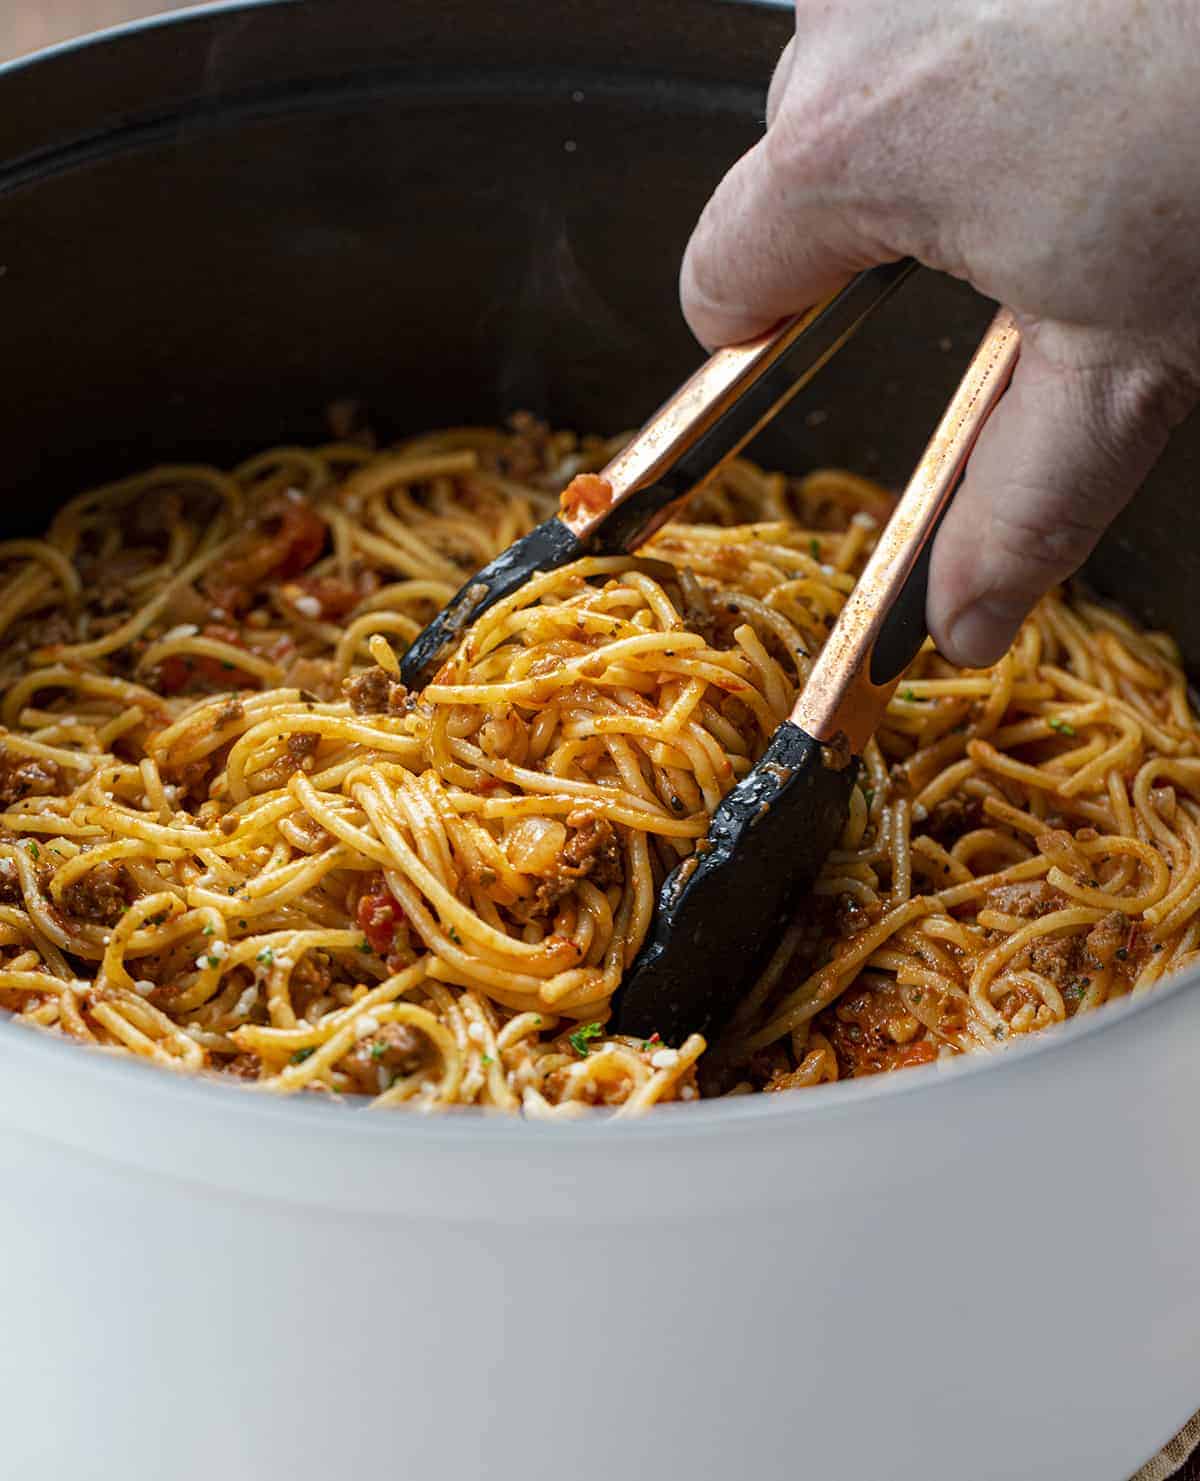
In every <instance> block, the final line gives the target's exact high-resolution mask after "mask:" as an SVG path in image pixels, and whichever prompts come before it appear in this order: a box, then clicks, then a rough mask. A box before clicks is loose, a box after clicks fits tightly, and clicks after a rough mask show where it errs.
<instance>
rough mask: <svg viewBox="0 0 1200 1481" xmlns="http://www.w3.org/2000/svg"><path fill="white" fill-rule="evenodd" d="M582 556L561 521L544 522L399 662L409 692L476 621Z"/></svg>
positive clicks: (473, 583)
mask: <svg viewBox="0 0 1200 1481" xmlns="http://www.w3.org/2000/svg"><path fill="white" fill-rule="evenodd" d="M583 554H584V545H583V542H582V541H581V540H580V539H579V536H578V535H576V534H574V533H573V532H572V531H571V530H569V529H568V528H567V527H566V525H565V524H563V522H562V520H560V519H558V518H554V519H548V520H546V521H545V523H544V524H540V525H538V526H537V528H536V529H534V530H530V532H529V534H528V535H524V536H522V538H521V539H520V540H518V541H517V542H516V544H515V545H510V546H509V547H508V549H507V550H504V551H501V553H500V554H499V555H498V556H497V557H496V559H495V560H494V561H490V562H489V563H488V564H487V565H486V566H484V568H483V570H482V571H479V572H477V573H476V574H475V575H474V576H473V577H472V578H471V580H470V581H468V582H467V584H466V585H465V586H464V587H463V588H462V590H461V591H459V593H458V594H457V596H455V597H453V598H452V599H451V600H450V601H449V602H448V603H447V604H446V606H444V607H443V608H442V610H441V611H440V612H439V613H438V615H437V616H436V617H435V618H434V619H433V621H432V622H431V623H430V624H429V626H428V627H427V628H425V630H424V631H423V632H421V633H419V634H418V635H417V637H416V639H415V641H414V642H413V643H412V645H411V647H410V648H409V649H408V651H407V652H406V653H405V655H404V657H403V658H402V659H401V660H400V677H401V678H402V679H403V681H404V683H405V684H406V685H407V686H408V688H409V689H419V688H420V687H421V686H422V685H423V684H427V683H428V682H429V680H430V679H431V678H432V677H433V673H434V671H435V670H436V668H437V667H438V665H439V664H440V663H442V662H443V660H444V659H445V658H446V656H447V654H448V653H449V652H450V650H451V649H452V648H453V647H454V645H455V643H457V642H458V640H459V638H461V637H462V635H463V633H464V632H465V631H466V629H467V628H468V627H470V625H471V623H472V622H474V621H475V619H476V618H477V617H481V616H482V615H483V614H484V613H485V612H486V611H487V610H488V608H489V607H494V606H495V605H496V603H497V602H502V601H503V600H504V598H505V597H509V596H512V594H513V592H515V591H519V590H520V589H521V587H522V586H524V585H525V583H526V582H527V581H531V580H532V579H533V578H534V577H535V576H540V575H541V574H542V573H543V572H544V571H556V570H558V568H559V567H560V566H566V565H569V564H570V563H571V562H572V561H573V560H578V559H579V557H580V556H581V555H583Z"/></svg>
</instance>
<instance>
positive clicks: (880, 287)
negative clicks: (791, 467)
mask: <svg viewBox="0 0 1200 1481" xmlns="http://www.w3.org/2000/svg"><path fill="white" fill-rule="evenodd" d="M915 269H916V263H914V262H913V261H911V259H905V260H903V261H899V262H889V263H884V264H882V265H881V266H879V267H874V268H870V269H868V270H867V271H866V272H862V273H859V274H858V276H857V277H855V278H854V279H852V280H851V282H850V283H848V284H847V285H846V287H845V288H843V289H842V290H841V291H840V292H839V293H835V294H833V295H832V297H830V298H828V299H826V300H825V302H824V303H820V304H817V306H816V307H815V308H812V309H809V310H807V311H806V312H805V313H803V314H797V315H796V316H795V317H793V318H790V319H785V320H783V322H782V323H780V324H777V325H775V327H774V328H773V329H770V330H768V331H766V332H765V333H763V334H760V335H757V336H756V337H755V338H754V339H750V340H746V341H745V342H744V343H743V344H738V345H729V346H727V347H726V348H725V349H721V350H717V351H715V353H713V354H712V355H710V356H709V358H708V359H707V360H706V361H705V362H704V364H703V365H701V366H700V368H699V369H698V370H696V371H695V372H694V373H693V374H692V375H691V376H690V377H689V378H688V379H687V380H686V381H685V382H684V384H683V385H682V386H680V388H679V389H678V390H677V391H676V392H675V393H674V394H673V395H672V396H671V397H670V398H669V399H668V400H667V401H665V402H664V403H663V404H662V406H660V407H659V409H658V410H657V411H656V412H655V413H654V415H653V416H652V417H651V418H650V420H649V421H648V422H647V423H646V424H645V425H644V426H643V427H642V429H641V431H640V432H638V434H637V435H636V437H634V438H633V440H632V441H631V442H629V443H628V444H627V445H626V446H625V447H624V448H623V449H622V450H621V451H620V452H619V453H618V454H617V456H616V457H615V458H613V459H612V460H611V461H610V462H609V463H608V464H607V466H606V467H604V468H603V469H601V471H600V475H599V477H600V479H601V480H603V483H604V484H605V485H607V492H606V493H605V494H604V495H603V496H602V497H599V496H595V495H594V496H593V497H590V498H589V499H587V500H586V501H584V502H580V503H574V504H573V503H571V502H569V501H567V500H564V505H563V507H562V508H561V510H560V511H559V519H560V520H561V521H562V522H563V524H565V525H566V526H567V528H568V529H569V530H571V531H572V533H574V534H575V535H576V536H577V537H578V538H579V539H581V540H586V539H591V538H593V537H594V536H596V535H597V534H598V533H599V531H600V527H601V526H602V525H604V523H605V521H606V520H608V519H609V517H610V515H612V514H613V512H614V511H615V510H616V509H618V508H619V506H620V505H621V504H623V503H625V501H626V500H628V499H630V498H631V497H632V496H633V495H634V494H636V493H638V492H639V491H641V490H644V489H647V488H649V487H650V486H651V485H656V484H658V485H665V487H664V488H663V489H661V491H660V492H661V494H662V497H661V500H660V504H659V507H658V508H657V510H656V512H655V514H654V517H653V518H652V519H651V520H649V521H648V522H646V524H645V525H644V526H642V527H640V528H639V529H638V532H637V536H636V540H635V542H634V543H638V542H640V541H641V540H643V539H645V538H646V537H647V536H648V535H649V534H650V533H651V532H652V531H653V529H656V528H658V526H659V525H661V524H663V523H665V521H666V520H667V519H669V518H670V516H671V514H672V513H673V512H674V510H675V509H676V508H677V507H678V506H679V504H681V503H682V502H683V500H684V499H685V498H686V497H687V495H688V494H690V493H692V492H694V490H696V489H698V488H700V487H702V486H703V485H704V484H705V483H706V482H707V481H708V480H709V479H710V478H712V477H713V475H714V474H715V473H717V471H718V470H719V469H720V468H721V467H722V466H723V465H724V464H725V463H726V462H728V460H729V459H730V458H732V457H734V456H735V455H736V454H737V453H738V452H740V451H741V449H742V448H743V447H744V446H745V445H746V443H748V442H749V441H750V439H751V438H752V437H753V436H754V435H755V434H756V433H757V432H758V431H760V430H761V428H762V427H763V426H765V425H766V423H767V422H769V421H770V420H771V419H772V417H774V416H776V415H777V414H778V413H779V412H780V411H781V410H782V409H783V407H784V406H786V405H787V403H788V402H789V401H790V400H791V399H792V397H793V396H795V395H796V393H797V392H798V391H800V390H801V389H802V388H803V387H804V386H806V385H807V384H808V383H809V382H810V381H811V380H812V378H813V377H814V376H815V375H816V374H817V372H818V371H819V370H820V369H821V367H822V366H824V365H825V364H826V363H827V362H828V361H829V360H831V359H832V358H833V356H834V355H835V354H837V352H838V350H839V349H841V347H842V346H843V345H844V344H845V343H846V341H847V340H849V339H850V338H851V337H852V336H853V334H854V333H855V331H856V330H857V329H858V328H859V326H860V325H861V324H862V323H863V322H864V320H865V319H866V318H867V317H868V316H869V315H870V314H871V313H873V312H874V310H875V309H877V308H878V307H879V306H880V305H881V304H882V303H884V302H885V301H886V300H887V299H888V298H889V297H890V296H891V294H892V293H893V292H894V291H895V290H896V289H897V288H898V287H899V286H900V284H901V283H903V281H904V280H905V278H907V277H908V276H909V274H910V273H912V272H914V271H915Z"/></svg>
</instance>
